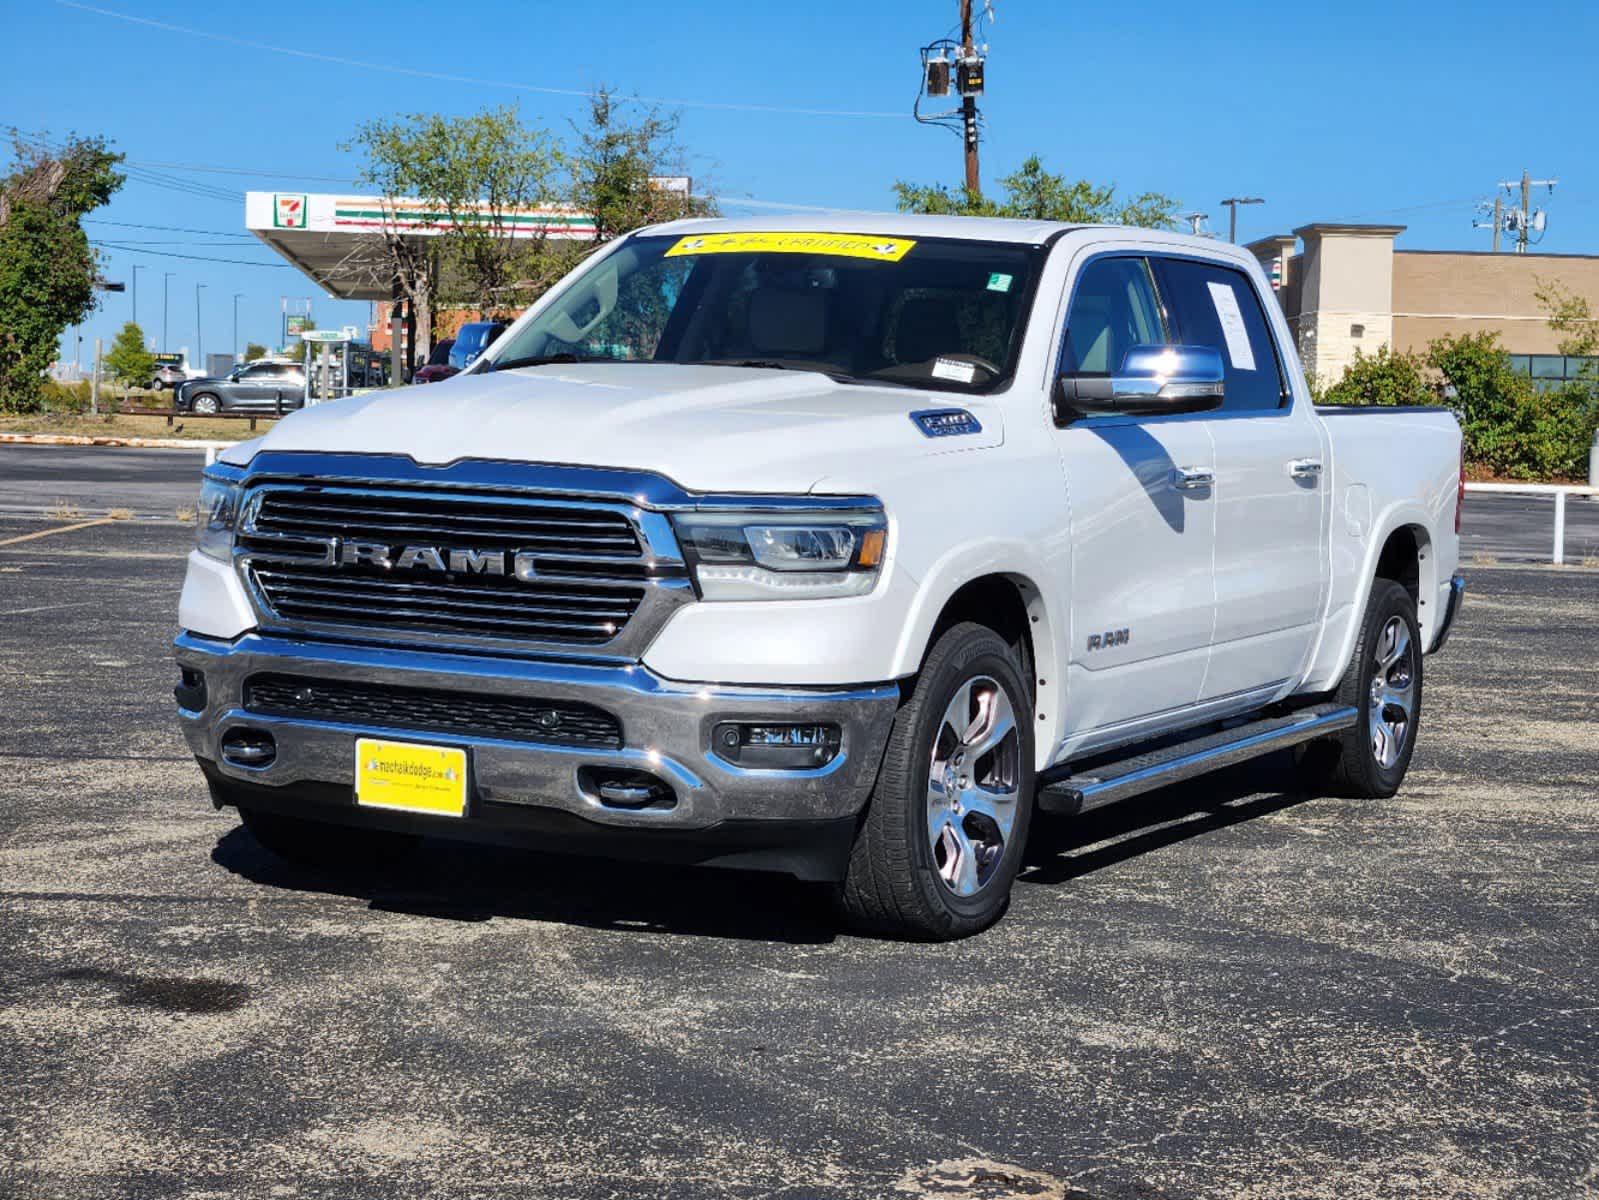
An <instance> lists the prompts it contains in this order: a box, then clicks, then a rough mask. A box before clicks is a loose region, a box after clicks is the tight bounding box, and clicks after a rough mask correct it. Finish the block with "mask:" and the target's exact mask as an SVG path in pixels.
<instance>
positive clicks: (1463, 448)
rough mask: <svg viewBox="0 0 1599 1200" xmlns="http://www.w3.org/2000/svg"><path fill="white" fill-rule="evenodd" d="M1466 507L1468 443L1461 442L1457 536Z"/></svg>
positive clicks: (1456, 520)
mask: <svg viewBox="0 0 1599 1200" xmlns="http://www.w3.org/2000/svg"><path fill="white" fill-rule="evenodd" d="M1465 507H1466V441H1465V439H1464V438H1462V439H1461V441H1460V487H1459V488H1458V489H1456V491H1455V534H1456V535H1457V536H1458V535H1459V533H1460V510H1461V509H1463V508H1465Z"/></svg>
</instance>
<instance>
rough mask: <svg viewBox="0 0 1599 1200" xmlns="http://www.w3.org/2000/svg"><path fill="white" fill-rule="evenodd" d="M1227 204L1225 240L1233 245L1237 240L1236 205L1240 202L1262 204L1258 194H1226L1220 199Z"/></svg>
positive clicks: (1262, 201)
mask: <svg viewBox="0 0 1599 1200" xmlns="http://www.w3.org/2000/svg"><path fill="white" fill-rule="evenodd" d="M1222 203H1223V204H1225V205H1226V206H1227V240H1228V241H1229V242H1232V243H1233V244H1234V245H1236V244H1237V242H1238V206H1239V205H1240V204H1264V203H1266V202H1265V201H1264V200H1262V199H1261V198H1260V197H1259V196H1228V197H1227V199H1225V200H1223V201H1222Z"/></svg>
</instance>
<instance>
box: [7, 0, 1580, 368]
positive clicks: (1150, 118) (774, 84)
mask: <svg viewBox="0 0 1599 1200" xmlns="http://www.w3.org/2000/svg"><path fill="white" fill-rule="evenodd" d="M977 6H978V8H979V9H981V7H982V0H978V4H977ZM994 6H995V9H996V13H997V20H996V21H995V22H994V23H993V24H992V26H990V27H989V28H988V30H987V35H986V36H987V38H988V40H989V43H990V55H989V76H988V89H989V90H988V95H987V97H986V98H985V100H984V101H983V109H984V113H985V116H986V118H987V121H988V127H987V131H986V140H985V142H984V145H983V174H984V179H985V182H987V181H991V180H992V179H994V178H995V177H996V176H997V175H999V174H1002V173H1004V172H1005V171H1006V170H1007V169H1009V168H1010V167H1012V166H1014V165H1015V164H1016V163H1017V162H1018V161H1019V160H1020V159H1021V158H1023V157H1024V156H1025V155H1027V154H1028V153H1031V152H1035V151H1036V152H1038V153H1040V154H1042V155H1043V156H1044V158H1045V161H1046V163H1047V164H1048V165H1049V166H1050V167H1051V168H1052V169H1055V170H1059V171H1063V172H1066V173H1068V174H1070V175H1072V176H1073V177H1078V176H1081V177H1086V178H1088V179H1091V180H1094V181H1096V182H1115V183H1116V184H1117V185H1119V187H1121V188H1122V189H1124V190H1128V191H1140V190H1143V189H1156V190H1161V191H1164V192H1167V193H1168V194H1170V195H1173V196H1175V197H1177V198H1179V199H1180V200H1181V201H1182V203H1183V205H1184V207H1185V209H1186V208H1193V209H1197V210H1200V211H1205V212H1209V213H1210V214H1211V217H1212V228H1213V229H1215V230H1217V231H1218V232H1220V233H1222V234H1223V235H1225V232H1226V210H1225V209H1223V208H1221V207H1220V205H1219V204H1218V203H1217V201H1219V200H1220V199H1221V198H1222V197H1224V196H1228V195H1236V194H1253V195H1259V196H1263V197H1265V198H1266V200H1267V203H1266V204H1265V205H1264V206H1260V207H1256V208H1250V209H1244V210H1241V219H1240V240H1241V241H1242V240H1249V239H1252V238H1254V237H1259V236H1262V235H1264V234H1267V233H1274V232H1279V231H1287V230H1290V229H1292V228H1293V227H1294V226H1297V225H1302V224H1305V223H1308V222H1310V221H1317V220H1366V221H1383V222H1390V221H1391V222H1394V223H1398V224H1405V225H1408V226H1409V231H1408V232H1407V233H1406V234H1405V235H1404V236H1403V238H1402V239H1401V241H1400V245H1401V246H1407V247H1411V248H1429V249H1442V248H1458V249H1487V248H1488V234H1487V232H1486V231H1478V230H1473V229H1472V228H1471V221H1472V218H1473V204H1474V202H1475V201H1476V200H1478V199H1481V198H1483V197H1487V196H1489V195H1491V193H1492V191H1493V188H1494V185H1495V183H1497V181H1499V180H1500V179H1505V178H1513V177H1517V176H1519V174H1520V172H1521V170H1522V168H1523V167H1527V168H1529V169H1530V170H1531V171H1532V173H1533V175H1534V177H1542V176H1558V177H1559V179H1560V186H1559V187H1558V188H1557V189H1556V191H1555V193H1554V195H1553V196H1543V195H1540V196H1539V197H1538V202H1539V203H1541V204H1543V206H1544V207H1546V208H1547V209H1548V211H1549V229H1548V233H1547V236H1546V240H1545V241H1544V243H1543V245H1542V247H1541V249H1543V250H1544V251H1550V252H1559V253H1590V254H1592V253H1599V158H1596V155H1595V142H1596V137H1599V71H1596V70H1595V68H1594V61H1595V59H1594V53H1595V52H1594V47H1595V45H1596V44H1599V4H1594V3H1592V2H1591V0H1546V3H1544V4H1542V5H1540V6H1536V7H1535V8H1532V9H1524V10H1514V9H1512V8H1507V7H1506V6H1505V5H1504V4H1503V3H1499V2H1494V3H1488V2H1483V0H1460V2H1453V3H1445V2H1442V0H1434V2H1433V3H1405V2H1404V0H1386V2H1383V3H1373V2H1371V0H1348V2H1346V3H1341V4H1339V5H1337V6H1327V5H1321V4H1305V5H1299V6H1291V5H1283V4H1278V3H1259V2H1246V0H1240V2H1234V3H1227V4H1204V5H1194V4H1191V3H1177V2H1175V0H1144V3H1142V4H1105V3H1094V4H1080V3H1074V2H1068V0H994ZM8 7H9V11H8V13H7V16H6V21H5V25H6V40H7V44H8V54H7V58H8V62H7V65H6V71H5V73H4V74H3V76H0V125H16V126H19V127H21V128H23V129H25V130H41V129H42V130H48V131H49V132H50V133H52V134H55V135H62V134H65V133H67V132H69V131H75V132H79V133H101V134H104V135H106V136H107V137H109V138H110V139H111V140H112V141H113V142H114V143H115V144H116V146H117V147H118V148H119V149H121V150H122V151H124V152H125V153H127V155H128V156H129V158H130V160H132V161H133V162H135V163H137V164H140V168H139V169H140V170H141V172H151V171H154V172H157V173H158V175H157V178H159V179H161V180H162V183H157V182H155V181H154V180H153V179H152V177H151V176H150V175H149V174H143V175H142V176H141V177H140V178H137V179H130V181H129V183H128V185H127V186H126V187H125V188H124V189H123V190H122V191H121V192H120V193H119V194H118V195H117V196H116V197H115V198H114V199H113V201H112V203H111V204H110V205H109V206H108V207H107V208H106V209H104V210H102V211H100V212H99V213H96V214H95V218H96V223H95V224H93V225H90V226H88V228H89V229H90V230H91V236H93V237H95V238H97V239H101V240H103V241H107V242H118V243H120V244H122V245H124V246H130V245H131V244H132V243H135V242H138V243H143V244H142V245H139V246H137V247H136V248H135V249H124V250H110V251H108V254H107V264H106V274H107V275H108V276H109V277H111V278H113V279H124V280H126V279H129V278H130V277H131V276H130V271H131V268H132V266H133V265H134V264H138V265H139V266H140V267H141V270H140V271H139V319H140V323H141V324H142V325H143V326H144V327H145V329H146V330H147V331H148V332H150V333H151V334H152V335H153V336H155V337H156V338H157V340H159V338H160V332H161V320H162V313H161V291H162V284H163V274H164V273H165V272H171V278H170V279H168V280H166V283H167V285H168V289H169V293H168V294H169V304H168V311H167V323H168V339H167V340H168V341H169V342H170V343H171V344H172V346H173V347H174V348H175V347H177V346H179V345H188V346H189V347H190V348H191V349H192V348H193V347H194V345H195V341H196V339H195V287H196V285H197V284H204V285H205V286H204V288H203V290H202V291H201V293H200V297H201V300H200V305H201V321H202V323H203V328H204V334H205V345H206V348H207V349H208V350H211V351H217V350H226V349H230V348H231V345H232V341H233V307H234V300H233V297H234V295H235V293H242V296H241V298H240V299H239V301H238V312H239V329H238V336H239V341H240V344H241V348H242V344H243V343H244V342H245V341H247V340H255V341H271V342H275V341H276V340H277V329H278V319H279V318H278V313H279V299H280V297H282V296H285V295H288V296H303V295H306V294H307V293H308V292H310V291H311V290H312V289H311V288H310V287H309V285H308V283H307V281H306V280H305V279H304V277H303V276H301V275H299V274H298V273H297V272H295V271H293V270H289V269H281V268H273V267H260V266H243V265H230V264H226V263H219V262H207V261H198V260H197V258H180V257H172V256H174V255H180V254H182V255H191V256H197V257H198V258H206V259H212V258H231V259H238V260H245V261H248V262H258V263H274V262H277V261H280V260H277V259H276V258H275V256H273V255H272V254H271V253H270V252H268V251H267V250H265V249H264V248H263V247H261V246H260V245H259V243H256V242H254V241H253V240H246V239H244V238H241V237H239V236H237V235H238V234H239V233H240V232H241V231H242V229H243V220H244V214H243V197H242V193H243V191H244V189H246V188H259V189H263V190H268V189H271V188H273V187H275V186H297V187H301V188H303V189H305V190H310V191H318V190H326V191H338V190H341V188H340V185H339V184H338V183H336V182H328V181H326V180H338V179H346V180H347V179H349V178H350V177H351V175H352V174H353V171H354V163H353V162H352V161H351V159H350V157H349V156H348V155H345V154H343V153H341V152H340V151H339V150H338V148H337V147H338V143H339V142H340V141H341V140H342V139H344V138H346V137H347V136H348V135H349V134H350V132H351V131H352V130H353V129H354V128H355V126H356V125H358V124H359V123H360V122H362V121H364V120H367V119H369V118H372V117H375V116H381V115H389V114H395V113H402V112H410V111H433V110H440V111H448V112H468V111H471V110H473V109H475V108H478V107H481V106H483V105H486V104H495V103H502V102H505V101H506V100H509V99H520V101H521V103H522V108H523V113H524V116H525V117H527V118H528V119H530V120H532V121H535V122H539V123H543V124H545V125H547V126H549V127H551V128H552V129H555V130H558V131H565V129H566V122H567V120H568V119H569V118H572V117H574V116H576V115H577V114H578V113H579V111H580V109H581V106H582V101H581V99H579V98H576V97H567V96H556V95H548V94H540V93H535V92H531V91H526V90H522V89H521V88H519V87H516V86H495V85H493V84H489V83H482V82H463V81H459V80H444V79H436V78H424V77H417V76H407V75H402V74H396V73H392V72H390V71H379V70H371V69H367V68H364V67H359V66H353V65H338V64H334V63H330V62H325V61H318V60H315V59H307V58H299V57H292V56H288V55H284V54H280V53H274V52H273V51H271V50H268V49H264V48H260V47H252V46H248V45H243V44H240V43H239V42H238V41H233V42H229V41H222V40H216V39H215V38H210V39H208V38H204V37H200V36H196V35H194V34H192V33H185V32H180V31H178V30H176V29H162V28H157V27H154V26H152V25H149V24H138V23H133V22H130V21H126V20H121V19H118V18H117V17H115V16H111V15H106V14H108V13H122V14H127V15H136V16H138V17H140V18H143V19H144V20H146V21H153V22H159V23H163V24H166V25H170V26H179V27H183V28H184V29H188V30H197V31H204V32H205V33H209V34H213V35H219V36H220V37H222V38H232V39H242V40H243V41H251V42H258V43H264V44H270V45H272V46H279V47H295V48H299V49H302V50H306V51H309V52H312V53H315V54H322V55H329V56H335V57H342V58H348V59H358V60H363V61H366V62H371V63H386V64H389V65H390V66H392V67H398V68H404V69H407V70H414V71H420V72H432V73H436V74H439V75H453V76H462V77H471V79H473V80H483V81H489V80H494V81H508V82H510V83H512V84H520V85H537V86H540V87H546V88H554V89H574V90H582V89H586V88H590V87H593V86H595V85H597V84H602V83H603V84H608V85H610V86H613V87H615V88H618V89H620V90H622V91H624V92H633V93H637V94H640V95H646V96H653V97H661V98H667V99H674V100H684V101H695V102H699V103H701V104H706V105H748V106H779V107H788V108H806V109H829V110H848V111H855V112H865V113H873V114H878V113H881V114H898V113H903V114H904V115H903V116H875V115H869V116H822V115H805V114H799V113H775V112H768V111H754V110H748V111H746V110H738V109H731V108H714V107H684V108H681V109H679V110H677V111H679V112H681V115H682V136H683V141H684V143H685V145H686V146H687V147H688V149H689V151H690V155H691V158H690V161H689V164H688V165H689V167H690V169H691V170H692V171H693V173H694V175H695V176H696V183H697V185H699V186H708V187H710V188H712V189H714V190H715V191H716V192H717V193H719V194H720V195H722V196H723V197H725V200H726V206H727V210H728V211H729V212H740V211H748V210H741V209H739V208H738V206H737V203H736V201H737V200H738V199H739V198H748V199H754V200H760V201H767V202H783V203H793V204H803V205H838V206H842V207H851V208H887V207H889V206H890V205H891V200H892V197H891V192H890V186H891V184H892V183H893V181H894V180H895V179H896V178H903V179H913V180H919V181H945V182H953V181H955V180H957V179H958V178H959V172H960V154H959V143H958V141H957V140H956V138H955V137H953V136H952V135H950V134H948V133H944V132H942V131H940V130H937V129H932V128H924V127H922V126H919V125H917V124H915V123H914V122H913V121H912V120H911V119H910V116H909V107H910V102H911V99H912V96H913V93H914V90H915V85H916V76H917V58H916V48H917V47H918V46H919V45H921V44H923V43H924V42H927V41H930V40H932V39H933V38H935V37H938V36H941V35H943V34H945V33H947V32H948V31H949V30H950V27H951V26H952V24H953V22H954V19H955V10H956V3H955V0H881V2H878V3H861V2H860V0H855V2H853V3H835V2H832V0H815V2H814V3H811V4H808V5H800V4H787V3H785V4H774V3H751V4H744V5H722V4H714V5H713V4H695V3H692V2H690V3H679V4H661V3H659V2H656V3H650V4H635V3H617V2H610V3H608V2H605V0H591V2H590V3H587V4H568V3H546V2H542V0H541V2H538V3H521V4H505V3H496V2H493V0H480V2H479V3H476V4H473V5H470V6H459V7H449V6H447V7H445V8H443V9H441V8H440V7H439V6H438V5H436V4H418V3H410V2H409V0H386V2H385V3H382V4H379V3H375V2H365V0H363V2H361V3H347V4H323V5H315V6H294V5H291V6H289V7H288V8H286V9H272V8H270V7H265V8H264V7H261V6H254V5H252V6H248V7H246V6H242V5H231V4H221V5H219V4H215V3H212V4H199V3H191V2H177V0H171V2H164V3H141V4H139V5H137V6H135V5H134V4H133V2H132V0H97V2H96V3H95V5H94V8H97V9H99V10H100V11H91V10H90V9H89V8H86V7H84V6H81V5H79V4H76V3H74V4H65V3H61V2H60V0H33V2H31V3H26V4H22V3H18V4H14V5H10V6H8ZM1518 11H1520V12H1524V13H1526V14H1528V15H1526V16H1525V17H1522V16H1517V15H1516V13H1517V12H1518ZM441 14H442V15H441ZM25 47H33V48H35V52H32V53H27V52H24V53H19V52H18V48H25ZM156 163H178V164H188V166H185V167H155V166H150V165H149V164H156ZM194 166H210V167H216V166H222V167H235V168H248V169H252V170H264V171H267V172H270V174H267V175H261V176H254V175H230V174H224V173H220V172H210V171H200V170H196V169H192V168H193V167H194ZM318 177H326V179H325V180H324V179H319V178H318ZM163 183H164V184H165V186H163ZM217 189H220V190H221V191H223V192H226V193H229V194H230V195H229V196H219V195H218V194H216V193H217ZM113 221H115V222H123V223H124V224H120V225H112V224H109V223H108V222H113ZM148 225H164V226H173V227H177V229H179V230H183V231H199V232H178V231H173V230H156V229H144V228H135V227H134V226H148ZM135 250H136V251H137V252H135ZM131 311H132V299H131V296H130V295H126V294H125V295H120V296H117V295H111V296H107V297H106V298H105V302H104V304H103V306H102V308H101V310H100V311H99V312H98V313H96V314H95V316H93V317H91V318H90V320H89V321H88V322H86V323H85V326H84V329H83V334H84V337H85V346H86V348H87V347H92V345H93V339H94V338H95V337H96V336H100V337H104V338H106V339H107V340H108V341H109V339H110V337H111V336H112V335H113V334H114V333H115V330H116V329H117V328H118V327H119V326H120V325H121V323H122V322H123V321H125V320H127V319H128V318H129V316H130V315H131ZM315 314H316V319H317V323H318V324H319V325H323V326H337V325H341V324H345V323H361V324H364V322H365V319H366V315H367V306H366V305H364V304H361V305H357V304H341V303H335V302H333V301H329V300H327V299H325V298H323V299H319V300H318V301H317V303H316V308H315ZM88 352H89V351H88V350H87V349H86V357H87V354H88ZM64 353H65V355H66V357H68V358H70V357H71V353H72V352H71V347H70V345H66V346H64Z"/></svg>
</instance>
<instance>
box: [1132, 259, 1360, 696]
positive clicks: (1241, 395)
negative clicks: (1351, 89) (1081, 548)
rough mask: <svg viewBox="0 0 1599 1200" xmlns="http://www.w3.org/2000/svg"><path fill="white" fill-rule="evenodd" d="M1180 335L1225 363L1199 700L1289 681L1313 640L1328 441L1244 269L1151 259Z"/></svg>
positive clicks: (1215, 417) (1211, 419) (1213, 421)
mask: <svg viewBox="0 0 1599 1200" xmlns="http://www.w3.org/2000/svg"><path fill="white" fill-rule="evenodd" d="M1151 265H1152V266H1153V268H1154V272H1155V277H1156V280H1157V282H1158V283H1159V285H1160V294H1161V298H1162V299H1163V300H1164V301H1165V305H1166V312H1167V316H1168V318H1169V319H1170V320H1171V322H1172V324H1173V326H1174V330H1173V332H1174V334H1175V336H1176V338H1177V339H1178V340H1179V341H1181V342H1183V343H1185V344H1187V345H1196V346H1213V347H1215V349H1216V350H1217V352H1218V353H1220V354H1221V356H1222V362H1223V363H1224V364H1225V366H1226V372H1227V385H1226V396H1225V398H1224V399H1223V401H1222V407H1221V408H1220V409H1219V410H1217V411H1215V412H1212V413H1207V414H1203V415H1204V416H1206V417H1207V420H1206V425H1207V427H1208V428H1209V430H1210V435H1211V439H1212V440H1213V442H1214V443H1215V447H1216V494H1215V497H1214V500H1213V503H1214V506H1215V510H1216V632H1215V642H1214V645H1213V647H1212V650H1211V656H1210V668H1209V670H1208V672H1207V673H1206V676H1205V683H1204V688H1203V691H1202V699H1204V700H1207V701H1218V702H1219V701H1222V700H1224V699H1226V698H1228V697H1238V698H1239V699H1240V701H1241V702H1247V701H1252V700H1256V699H1259V693H1260V692H1262V691H1263V690H1264V691H1270V692H1277V691H1281V690H1283V689H1284V688H1285V687H1287V686H1288V685H1290V684H1291V683H1292V682H1293V681H1294V680H1296V679H1297V677H1298V675H1299V674H1300V672H1301V671H1302V670H1303V668H1304V665H1305V661H1306V658H1307V656H1308V655H1309V653H1310V650H1311V646H1312V643H1313V642H1314V641H1315V637H1316V632H1317V629H1318V622H1319V619H1320V614H1321V605H1322V600H1323V596H1324V595H1325V591H1326V587H1327V576H1328V571H1329V564H1328V554H1327V538H1326V537H1325V536H1324V534H1323V521H1324V516H1323V506H1324V497H1323V493H1324V491H1325V489H1326V486H1327V485H1326V483H1325V482H1324V481H1323V475H1324V473H1325V470H1324V468H1325V467H1326V465H1327V464H1326V463H1325V461H1324V460H1325V458H1326V455H1325V451H1324V447H1323V435H1322V431H1321V428H1320V425H1319V423H1318V422H1317V421H1316V420H1315V419H1314V414H1313V413H1312V411H1311V407H1310V405H1309V404H1298V405H1296V404H1295V403H1294V396H1293V391H1292V388H1291V387H1290V386H1289V382H1288V377H1287V373H1286V371H1285V370H1284V365H1283V363H1282V360H1281V356H1280V355H1279V354H1278V352H1277V343H1276V341H1275V339H1274V338H1273V337H1272V334H1271V329H1270V326H1269V325H1268V323H1267V318H1266V309H1265V307H1264V305H1265V304H1267V303H1273V302H1272V301H1271V300H1270V299H1269V298H1268V299H1267V300H1265V301H1263V300H1262V299H1261V295H1260V292H1259V290H1258V289H1257V288H1256V286H1255V284H1254V283H1253V281H1252V280H1251V279H1250V277H1249V276H1248V275H1247V274H1245V273H1244V272H1243V271H1242V270H1238V269H1236V268H1234V267H1232V266H1230V265H1227V264H1224V263H1220V262H1214V261H1204V260H1200V259H1194V258H1168V257H1161V256H1154V257H1152V259H1151Z"/></svg>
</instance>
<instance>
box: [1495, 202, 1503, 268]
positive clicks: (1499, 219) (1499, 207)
mask: <svg viewBox="0 0 1599 1200" xmlns="http://www.w3.org/2000/svg"><path fill="white" fill-rule="evenodd" d="M1504 227H1505V198H1504V197H1503V196H1501V195H1500V194H1499V193H1498V192H1495V193H1494V253H1495V254H1498V253H1499V231H1500V230H1501V229H1503V228H1504Z"/></svg>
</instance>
